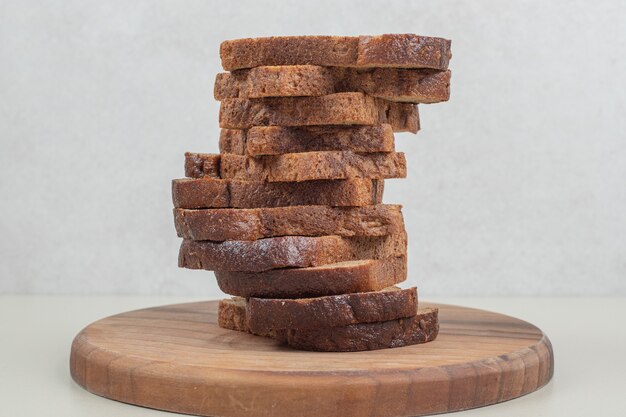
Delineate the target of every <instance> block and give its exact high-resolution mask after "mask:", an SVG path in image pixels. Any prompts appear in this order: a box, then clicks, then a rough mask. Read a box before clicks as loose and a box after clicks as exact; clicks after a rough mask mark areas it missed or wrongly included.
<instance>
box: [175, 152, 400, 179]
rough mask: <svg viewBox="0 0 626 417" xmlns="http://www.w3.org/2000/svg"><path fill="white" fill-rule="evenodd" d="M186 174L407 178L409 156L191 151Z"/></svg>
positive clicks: (239, 177) (391, 154)
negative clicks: (251, 153) (250, 154)
mask: <svg viewBox="0 0 626 417" xmlns="http://www.w3.org/2000/svg"><path fill="white" fill-rule="evenodd" d="M216 171H217V172H218V175H217V176H216V174H215V173H216ZM185 176H187V177H191V178H202V177H213V178H224V179H232V180H240V181H267V182H300V181H313V180H345V179H350V178H373V179H386V178H405V177H406V159H405V157H404V153H402V152H377V153H363V154H360V153H354V152H351V151H319V152H302V153H288V154H283V155H267V156H258V157H249V156H245V155H234V154H223V155H216V154H205V153H190V152H187V153H185Z"/></svg>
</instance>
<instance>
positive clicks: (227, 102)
mask: <svg viewBox="0 0 626 417" xmlns="http://www.w3.org/2000/svg"><path fill="white" fill-rule="evenodd" d="M379 123H388V124H390V125H391V127H392V128H393V130H394V131H396V132H412V133H417V131H418V130H419V114H418V111H417V105H415V104H411V103H398V102H393V101H388V100H383V99H378V98H374V97H370V96H368V95H365V94H363V93H336V94H328V95H325V96H316V97H266V98H255V99H246V98H227V99H224V100H223V101H222V102H221V104H220V113H219V124H220V127H221V128H227V129H249V128H251V127H253V126H318V125H375V124H379Z"/></svg>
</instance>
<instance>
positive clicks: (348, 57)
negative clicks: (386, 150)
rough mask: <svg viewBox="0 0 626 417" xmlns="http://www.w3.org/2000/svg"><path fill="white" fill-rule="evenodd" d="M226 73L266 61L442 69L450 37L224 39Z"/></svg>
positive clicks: (275, 62)
mask: <svg viewBox="0 0 626 417" xmlns="http://www.w3.org/2000/svg"><path fill="white" fill-rule="evenodd" d="M220 57H221V59H222V67H223V68H224V69H225V70H226V71H231V70H236V69H241V68H253V67H259V66H267V65H321V66H325V67H399V68H433V69H446V68H447V67H448V62H449V61H450V57H451V54H450V41H449V40H447V39H442V38H432V37H427V36H418V35H414V34H389V35H379V36H358V37H356V36H353V37H351V36H275V37H268V38H245V39H235V40H229V41H224V42H222V44H221V45H220Z"/></svg>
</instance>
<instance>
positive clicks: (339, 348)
mask: <svg viewBox="0 0 626 417" xmlns="http://www.w3.org/2000/svg"><path fill="white" fill-rule="evenodd" d="M218 323H219V325H220V327H223V328H226V329H231V330H237V331H242V332H247V333H250V328H249V327H248V326H247V319H246V302H245V299H243V298H239V297H234V298H233V299H230V300H222V301H220V304H219V309H218ZM438 334H439V310H438V309H437V308H422V309H419V310H417V314H416V315H415V316H413V317H409V318H402V319H396V320H388V321H382V322H376V323H358V324H349V325H347V326H341V327H326V328H318V329H310V330H293V329H292V330H287V331H284V330H279V331H274V332H270V333H265V334H259V336H265V337H271V338H274V339H276V340H277V341H279V342H281V343H287V344H288V345H289V346H291V347H293V348H295V349H302V350H316V351H324V352H356V351H363V350H375V349H385V348H394V347H401V346H408V345H415V344H420V343H427V342H431V341H433V340H435V339H436V338H437V335H438Z"/></svg>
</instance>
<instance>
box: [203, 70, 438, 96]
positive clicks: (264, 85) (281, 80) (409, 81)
mask: <svg viewBox="0 0 626 417" xmlns="http://www.w3.org/2000/svg"><path fill="white" fill-rule="evenodd" d="M342 92H362V93H366V94H367V95H370V96H372V97H379V98H383V99H385V100H389V101H402V102H409V103H438V102H442V101H447V100H448V99H449V98H450V71H449V70H446V71H437V70H430V69H421V70H420V69H417V70H416V69H398V68H371V69H356V68H339V67H320V66H316V65H288V66H274V67H256V68H251V69H246V70H238V71H234V72H232V73H228V72H225V73H220V74H217V77H216V79H215V88H214V95H215V99H216V100H219V101H221V100H224V99H226V98H262V97H300V96H323V95H327V94H334V93H342Z"/></svg>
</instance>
